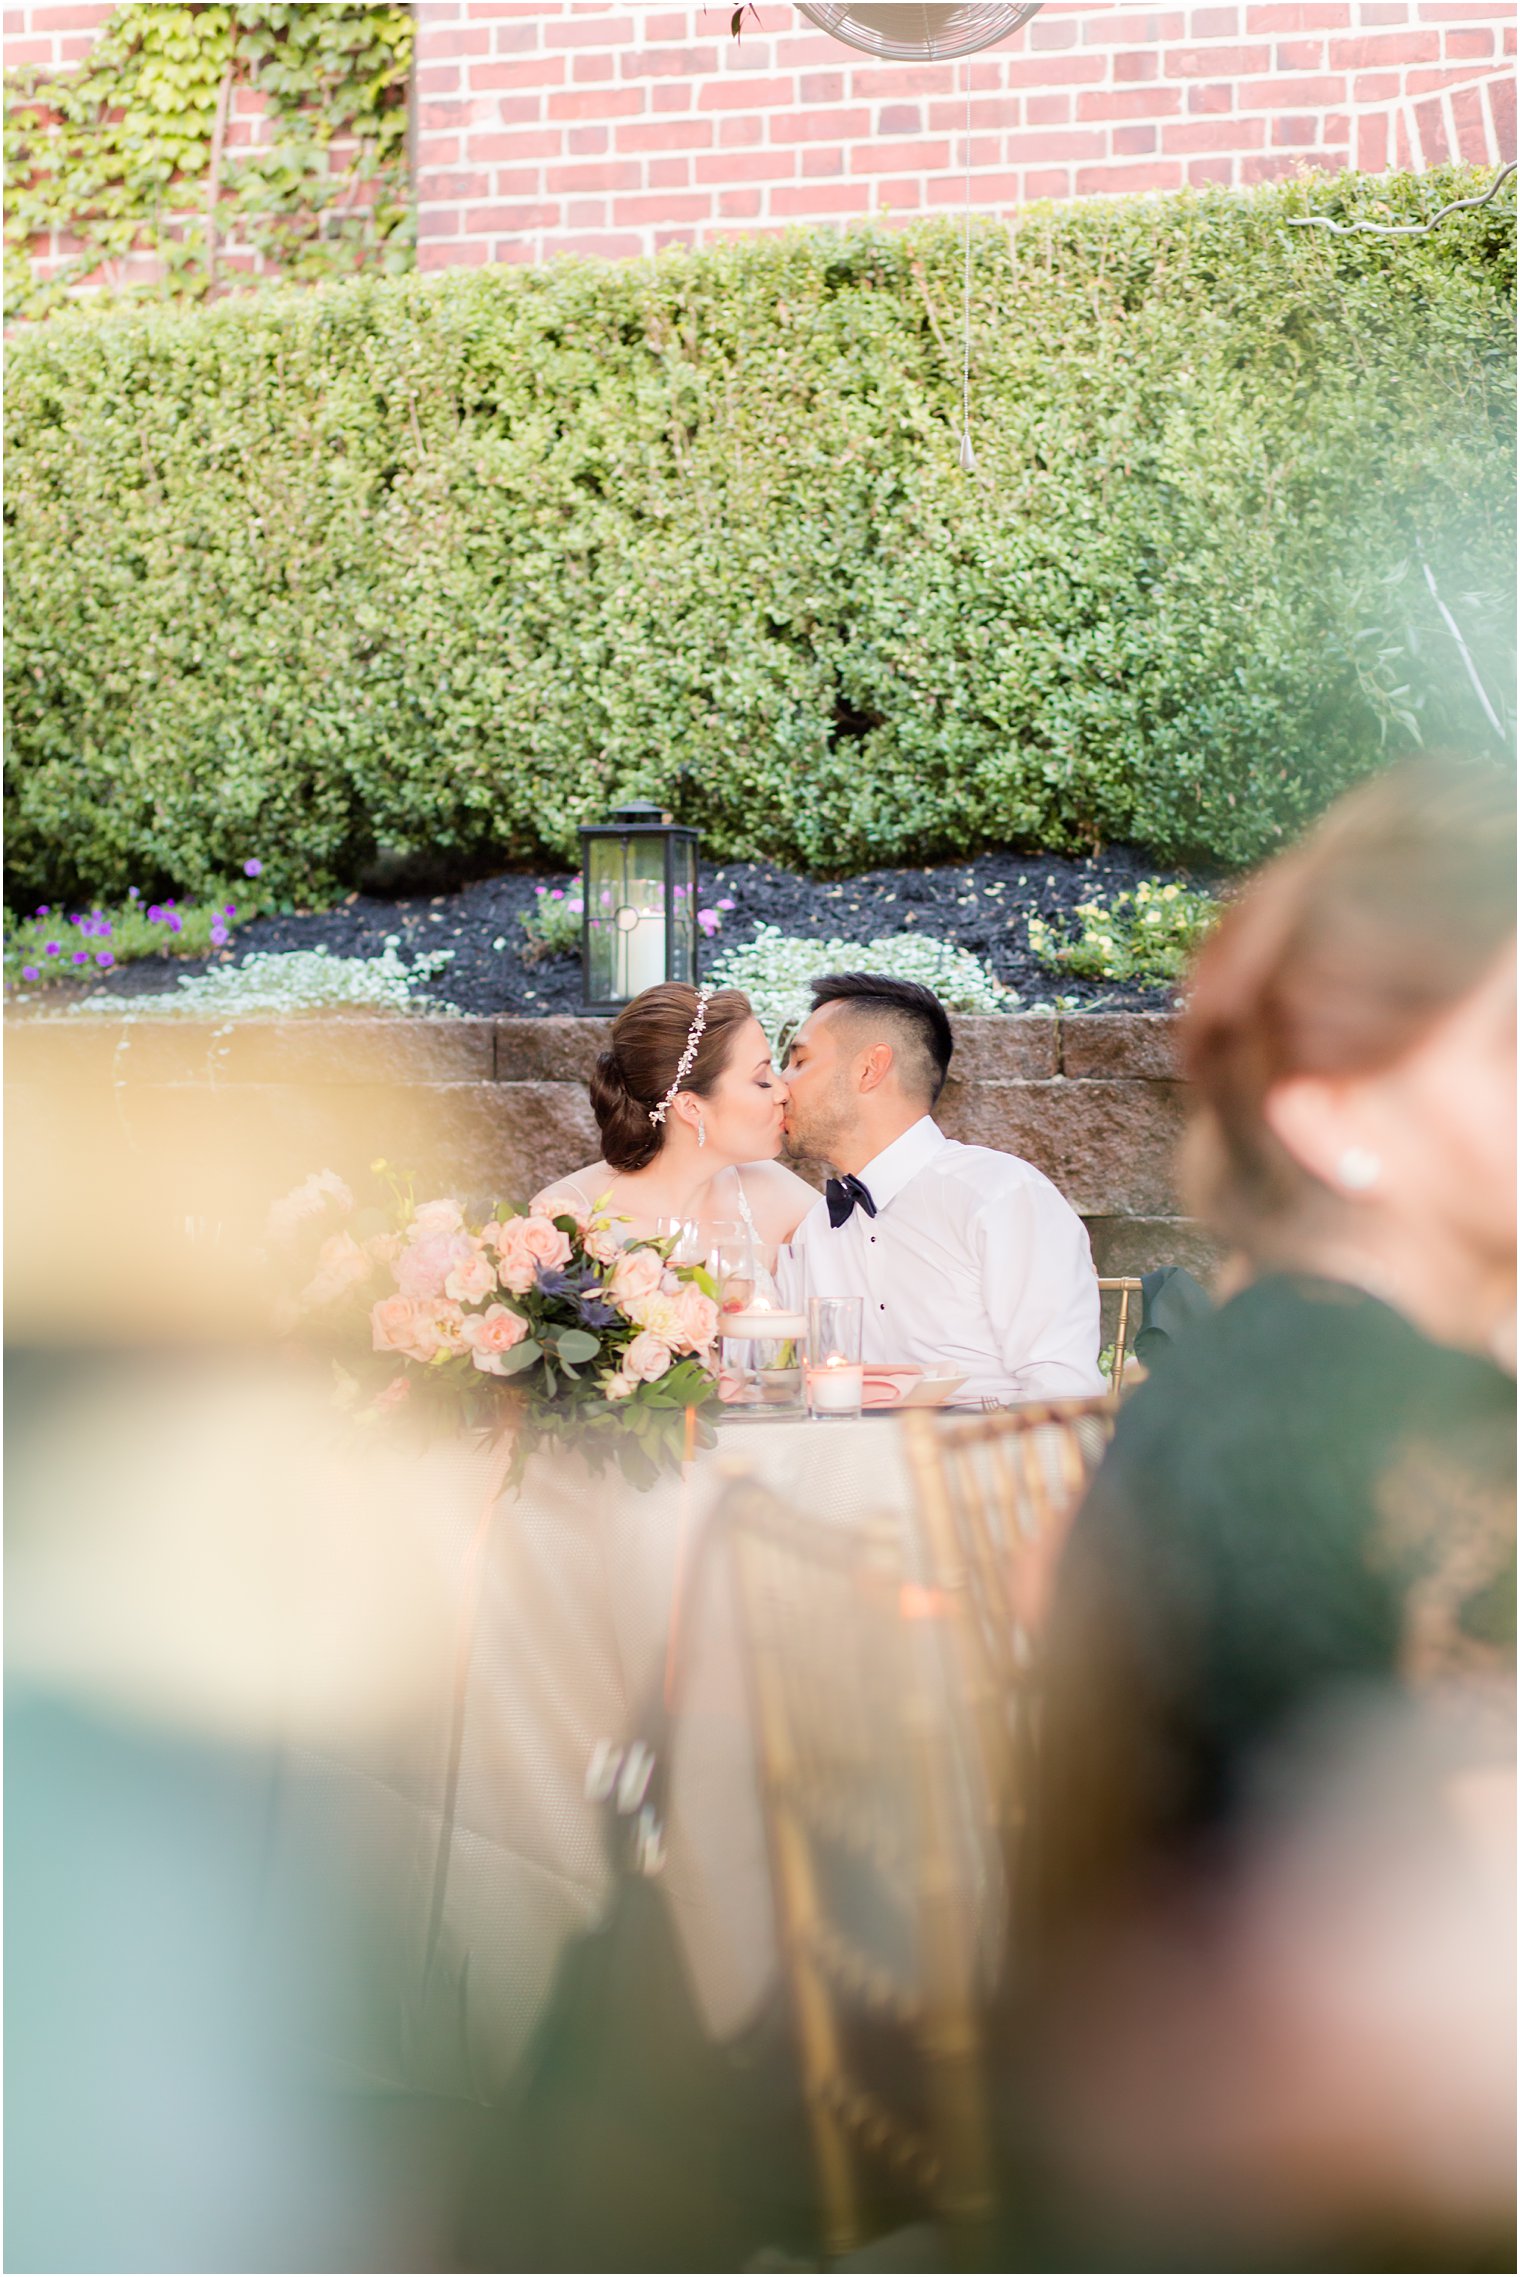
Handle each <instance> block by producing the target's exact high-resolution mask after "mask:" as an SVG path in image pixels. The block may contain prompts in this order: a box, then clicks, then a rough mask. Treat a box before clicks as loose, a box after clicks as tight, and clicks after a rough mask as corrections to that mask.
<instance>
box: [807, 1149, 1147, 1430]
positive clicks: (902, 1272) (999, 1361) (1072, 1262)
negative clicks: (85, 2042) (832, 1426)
mask: <svg viewBox="0 0 1520 2277" xmlns="http://www.w3.org/2000/svg"><path fill="white" fill-rule="evenodd" d="M859 1175H860V1178H861V1182H862V1183H863V1184H864V1185H865V1187H866V1188H867V1189H868V1191H869V1193H870V1196H871V1199H872V1201H873V1202H874V1203H875V1204H876V1215H875V1217H874V1218H871V1217H868V1216H867V1215H866V1213H865V1211H864V1209H862V1208H861V1207H859V1206H858V1205H857V1207H856V1209H855V1210H854V1212H853V1213H852V1215H851V1216H850V1217H848V1218H847V1219H846V1220H845V1222H844V1224H843V1225H842V1226H838V1227H834V1226H831V1225H830V1224H829V1215H828V1208H827V1205H826V1204H825V1203H824V1202H822V1201H819V1202H818V1203H817V1204H816V1206H815V1207H814V1208H813V1209H811V1210H810V1211H809V1212H808V1214H807V1216H806V1217H805V1218H804V1219H803V1221H802V1223H801V1225H800V1226H799V1227H798V1228H797V1231H796V1233H795V1234H794V1235H793V1237H792V1243H791V1247H790V1249H789V1250H784V1251H783V1252H782V1260H781V1284H782V1288H783V1290H784V1292H785V1293H786V1296H787V1298H788V1301H790V1302H792V1303H796V1304H800V1303H801V1302H802V1300H803V1299H804V1298H805V1297H809V1296H813V1297H849V1296H858V1297H860V1298H862V1299H863V1300H864V1315H865V1324H864V1334H863V1353H862V1356H863V1358H864V1359H865V1362H866V1364H867V1366H868V1367H869V1366H871V1365H872V1364H880V1363H890V1362H892V1361H909V1362H913V1363H916V1364H917V1365H918V1366H919V1367H924V1368H931V1367H932V1368H937V1369H939V1370H940V1371H942V1372H945V1371H949V1370H953V1371H954V1372H955V1373H957V1374H963V1375H964V1376H965V1378H966V1381H965V1383H964V1384H963V1385H962V1386H961V1388H960V1390H959V1391H958V1392H957V1393H956V1395H955V1396H956V1400H957V1402H958V1403H960V1402H966V1401H975V1400H978V1399H995V1400H998V1401H1000V1402H1010V1401H1014V1400H1025V1399H1070V1398H1076V1397H1079V1396H1080V1395H1082V1394H1083V1393H1087V1392H1101V1391H1106V1390H1107V1388H1108V1387H1107V1385H1106V1384H1105V1383H1104V1381H1103V1378H1102V1376H1101V1374H1100V1373H1099V1369H1098V1283H1097V1278H1096V1276H1095V1275H1094V1272H1093V1264H1092V1252H1091V1250H1090V1249H1089V1247H1088V1241H1087V1228H1086V1227H1085V1226H1084V1225H1083V1223H1082V1220H1081V1219H1080V1218H1079V1217H1078V1216H1077V1214H1076V1211H1075V1210H1074V1209H1072V1207H1071V1205H1070V1203H1069V1202H1067V1201H1066V1200H1065V1199H1064V1198H1063V1197H1062V1195H1060V1194H1059V1193H1058V1192H1057V1190H1056V1188H1055V1187H1054V1186H1053V1185H1052V1184H1051V1182H1050V1180H1049V1179H1048V1178H1046V1177H1044V1176H1043V1175H1042V1173H1041V1172H1040V1171H1038V1170H1036V1169H1035V1168H1034V1167H1033V1166H1032V1165H1031V1164H1030V1163H1027V1162H1021V1161H1020V1159H1019V1157H1018V1156H1017V1155H1016V1154H999V1153H998V1152H996V1151H995V1149H993V1148H992V1147H986V1146H961V1145H960V1144H959V1143H958V1142H957V1141H956V1140H954V1139H948V1138H946V1136H945V1134H944V1132H943V1131H942V1130H941V1129H940V1128H939V1125H938V1124H937V1123H936V1122H934V1121H933V1119H932V1118H931V1117H930V1116H928V1115H925V1116H924V1117H923V1119H922V1121H921V1122H917V1123H915V1124H914V1125H913V1128H912V1129H911V1130H908V1131H904V1133H903V1135H902V1137H901V1138H899V1139H894V1140H893V1142H892V1144H891V1145H890V1146H889V1147H887V1148H885V1149H884V1150H883V1152H882V1153H880V1154H879V1155H877V1157H876V1159H875V1161H874V1162H868V1163H867V1164H866V1166H865V1168H864V1169H863V1170H862V1171H861V1172H860V1174H859Z"/></svg>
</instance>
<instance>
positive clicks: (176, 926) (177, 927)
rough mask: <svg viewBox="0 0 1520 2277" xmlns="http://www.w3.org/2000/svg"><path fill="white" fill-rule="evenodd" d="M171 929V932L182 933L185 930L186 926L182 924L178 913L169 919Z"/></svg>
mask: <svg viewBox="0 0 1520 2277" xmlns="http://www.w3.org/2000/svg"><path fill="white" fill-rule="evenodd" d="M169 930H170V932H171V933H180V932H183V931H184V927H183V926H182V925H181V923H180V920H179V916H178V914H177V913H176V914H175V915H173V916H171V917H170V919H169Z"/></svg>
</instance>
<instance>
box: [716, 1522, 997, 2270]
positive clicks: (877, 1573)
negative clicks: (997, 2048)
mask: <svg viewBox="0 0 1520 2277" xmlns="http://www.w3.org/2000/svg"><path fill="white" fill-rule="evenodd" d="M716 1522H717V1524H718V1526H719V1527H720V1528H721V1529H722V1533H723V1535H724V1536H726V1539H727V1542H728V1545H729V1549H730V1552H731V1555H732V1558H733V1566H734V1574H735V1585H736V1599H737V1606H738V1612H739V1626H740V1632H741V1636H742V1638H743V1644H744V1651H745V1657H746V1660H747V1664H748V1671H749V1678H750V1686H751V1698H752V1703H753V1713H754V1719H755V1730H756V1737H757V1750H758V1757H759V1769H760V1774H761V1788H762V1795H763V1801H764V1815H765V1823H766V1832H767V1837H768V1842H769V1848H770V1857H771V1867H772V1875H773V1881H774V1888H775V1901H776V1915H777V1925H778V1932H779V1942H780V1948H781V1954H782V1960H783V1966H784V1970H785V1974H786V1978H787V1982H788V1987H789V1990H790V1994H791V2001H792V2009H793V2016H794V2020H795V2025H796V2032H797V2041H798V2052H799V2059H800V2063H801V2069H802V2082H803V2089H804V2094H805V2097H806V2101H807V2107H808V2113H809V2120H810V2124H811V2128H812V2136H813V2146H814V2152H815V2158H816V2165H817V2171H818V2178H819V2187H820V2201H821V2212H822V2224H823V2231H824V2245H825V2249H826V2251H827V2252H828V2253H829V2254H830V2255H831V2256H837V2255H840V2254H843V2253H848V2252H851V2251H853V2250H855V2249H856V2248H857V2247H859V2246H860V2245H861V2244H862V2243H863V2242H864V2241H865V2240H866V2239H867V2238H868V2237H869V2236H871V2235H874V2234H879V2233H880V2232H882V2231H884V2230H886V2229H889V2228H892V2227H895V2226H897V2225H898V2224H900V2223H902V2222H903V2221H905V2220H911V2219H913V2218H915V2217H919V2218H921V2217H922V2216H923V2214H924V2213H925V2212H927V2213H929V2214H930V2215H931V2216H932V2217H933V2218H934V2219H936V2220H937V2221H938V2222H939V2223H941V2224H942V2225H943V2229H944V2233H945V2236H946V2238H947V2241H948V2242H949V2243H950V2246H951V2250H952V2252H953V2253H954V2256H955V2259H956V2261H957V2263H958V2264H959V2265H962V2266H967V2267H978V2266H985V2265H986V2256H987V2251H988V2240H989V2236H990V2224H991V2216H992V2186H991V2166H990V2157H989V2150H988V2128H987V2112H986V2104H985V2095H984V2087H983V2079H982V2063H981V2040H980V2032H979V2026H978V2000H977V1986H978V1971H979V1963H978V1958H977V1923H978V1905H979V1903H983V1904H984V1903H985V1893H984V1892H982V1893H980V1895H979V1887H978V1883H977V1875H976V1870H975V1862H974V1858H973V1853H972V1850H971V1847H970V1844H969V1842H968V1840H967V1836H966V1819H965V1814H964V1811H963V1810H961V1809H960V1808H959V1806H958V1797H959V1796H960V1795H961V1794H962V1792H963V1785H962V1782H961V1781H960V1780H959V1779H958V1777H957V1762H956V1721H955V1716H954V1711H953V1704H952V1702H951V1700H950V1698H949V1696H948V1688H947V1685H946V1682H945V1669H946V1665H947V1664H946V1661H945V1658H944V1656H943V1653H942V1651H941V1649H940V1639H939V1637H938V1635H937V1634H936V1630H937V1624H936V1622H935V1621H934V1619H933V1618H932V1614H933V1601H932V1596H931V1593H929V1592H927V1591H926V1590H925V1589H924V1588H923V1587H922V1586H921V1585H920V1584H918V1583H916V1582H915V1581H914V1580H913V1579H912V1578H911V1577H910V1574H909V1571H908V1561H907V1558H906V1556H905V1549H904V1535H903V1529H902V1527H901V1526H900V1525H899V1524H897V1523H890V1522H886V1521H881V1522H862V1523H852V1524H848V1525H846V1524H840V1523H836V1522H832V1521H822V1520H818V1519H808V1518H803V1517H800V1516H799V1515H797V1514H796V1513H795V1512H793V1511H792V1510H791V1509H790V1508H789V1507H788V1506H787V1505H785V1504H784V1503H782V1502H780V1501H779V1500H778V1499H777V1498H776V1497H775V1496H774V1495H772V1494H771V1493H770V1492H769V1491H768V1490H767V1489H766V1488H764V1487H761V1486H759V1485H756V1484H754V1483H752V1482H749V1481H741V1482H738V1483H736V1484H735V1485H733V1486H732V1487H730V1488H729V1490H728V1491H727V1493H726V1495H725V1497H724V1499H723V1501H722V1503H721V1504H720V1506H719V1509H718V1512H717V1518H716Z"/></svg>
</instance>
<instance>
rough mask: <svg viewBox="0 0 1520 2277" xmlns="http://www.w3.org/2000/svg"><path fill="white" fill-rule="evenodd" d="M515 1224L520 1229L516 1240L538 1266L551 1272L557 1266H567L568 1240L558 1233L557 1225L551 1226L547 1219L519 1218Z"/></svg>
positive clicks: (568, 1259) (565, 1236)
mask: <svg viewBox="0 0 1520 2277" xmlns="http://www.w3.org/2000/svg"><path fill="white" fill-rule="evenodd" d="M517 1222H518V1224H519V1225H520V1226H521V1227H522V1231H521V1233H520V1234H519V1235H518V1240H519V1241H520V1242H521V1243H522V1245H523V1247H524V1249H526V1251H527V1252H528V1255H529V1256H530V1257H534V1258H536V1259H537V1260H538V1262H539V1264H540V1265H545V1266H547V1267H548V1268H549V1270H550V1271H551V1272H553V1271H554V1270H555V1268H556V1267H557V1266H560V1265H568V1264H569V1262H570V1239H569V1236H568V1235H567V1234H563V1233H561V1232H560V1230H559V1227H558V1226H557V1225H554V1224H552V1223H551V1221H550V1220H549V1219H548V1218H519V1219H518V1221H517Z"/></svg>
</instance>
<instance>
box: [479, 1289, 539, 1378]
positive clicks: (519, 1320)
mask: <svg viewBox="0 0 1520 2277" xmlns="http://www.w3.org/2000/svg"><path fill="white" fill-rule="evenodd" d="M463 1333H464V1340H465V1342H466V1344H467V1345H468V1346H469V1347H470V1352H471V1355H472V1357H473V1359H474V1362H475V1365H476V1367H477V1368H479V1369H480V1370H481V1372H482V1373H483V1374H484V1375H488V1376H500V1375H503V1374H505V1372H506V1371H505V1370H504V1369H503V1367H502V1365H501V1363H502V1361H503V1360H504V1359H505V1358H506V1356H507V1354H508V1353H509V1352H510V1351H511V1350H512V1349H513V1348H514V1346H516V1345H518V1344H521V1342H522V1340H523V1338H524V1337H525V1336H526V1335H527V1333H528V1324H527V1322H526V1321H525V1320H524V1319H523V1316H522V1314H521V1313H520V1312H514V1311H513V1310H512V1308H511V1306H510V1305H489V1306H488V1307H487V1308H486V1310H485V1311H484V1312H477V1313H472V1314H471V1315H470V1317H469V1319H468V1320H467V1321H466V1322H465V1324H464V1331H463Z"/></svg>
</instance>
